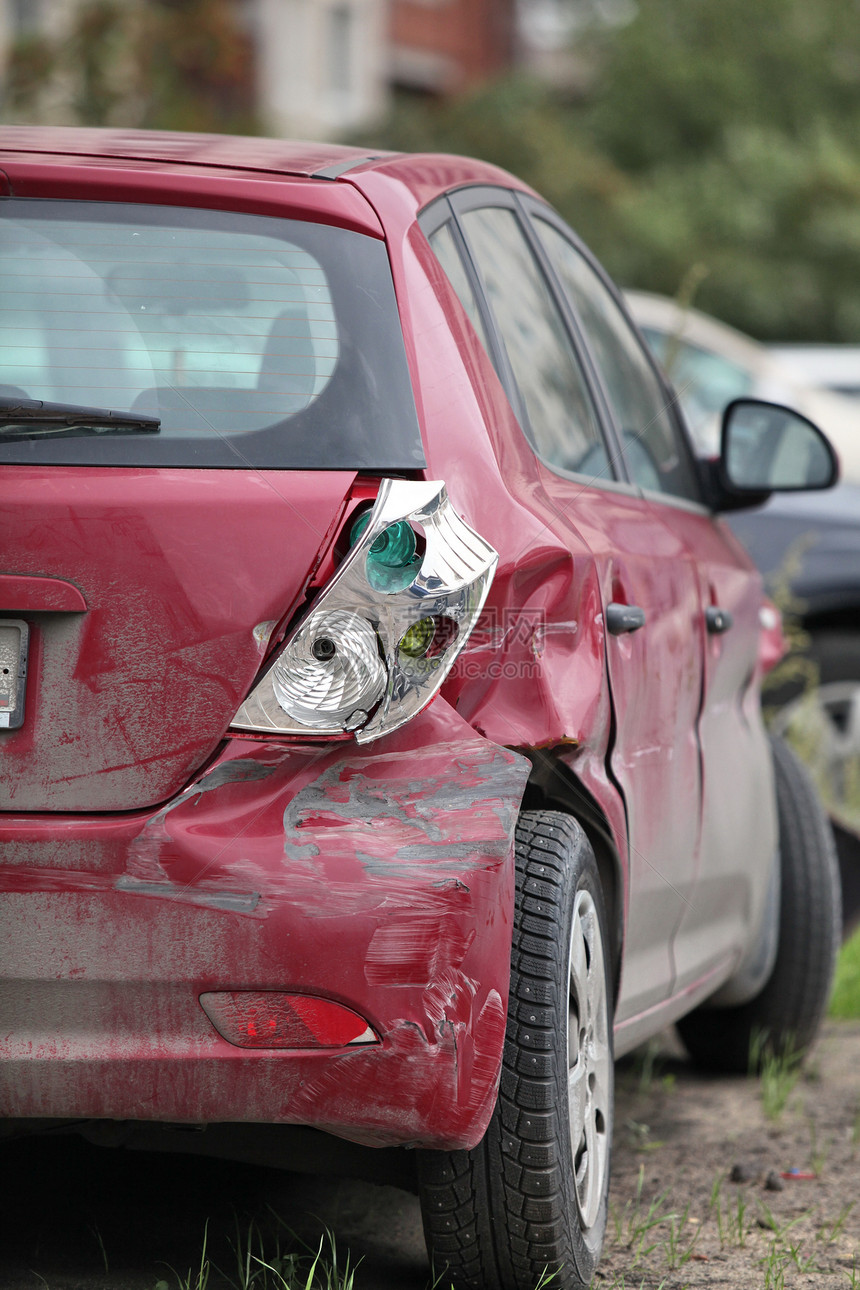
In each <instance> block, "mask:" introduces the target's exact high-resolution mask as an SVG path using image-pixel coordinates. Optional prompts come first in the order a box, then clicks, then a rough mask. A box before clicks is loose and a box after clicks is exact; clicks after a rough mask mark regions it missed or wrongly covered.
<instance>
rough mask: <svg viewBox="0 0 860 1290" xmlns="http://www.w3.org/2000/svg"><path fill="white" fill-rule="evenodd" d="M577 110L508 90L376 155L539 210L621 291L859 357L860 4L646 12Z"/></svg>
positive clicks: (431, 119)
mask: <svg viewBox="0 0 860 1290" xmlns="http://www.w3.org/2000/svg"><path fill="white" fill-rule="evenodd" d="M578 41H579V45H578V54H579V58H580V60H584V61H585V62H587V63H589V64H590V66H591V68H592V75H591V77H590V79H589V84H588V86H587V87H586V88H585V90H584V91H583V92H582V93H581V94H580V96H579V97H578V98H573V99H571V98H567V99H564V98H561V97H560V96H559V95H558V94H557V93H555V92H553V91H552V90H550V89H548V88H546V87H540V86H537V85H535V84H530V83H528V82H523V81H521V80H518V79H516V78H515V79H514V80H513V81H511V82H503V83H500V84H498V85H495V86H490V87H488V88H486V89H485V90H483V91H482V92H481V93H480V94H478V95H473V96H472V97H471V98H469V99H464V100H461V101H459V102H456V103H454V104H449V105H445V104H433V103H430V104H423V105H416V104H414V103H407V104H405V105H400V104H398V105H397V107H396V109H395V111H394V113H393V114H392V116H391V119H390V120H389V121H388V122H387V123H385V124H384V126H383V127H382V129H381V130H380V131H379V132H378V137H377V138H376V140H375V142H376V143H383V144H387V145H388V146H393V147H400V146H403V147H409V148H422V147H423V148H438V147H442V148H446V149H448V150H450V151H465V152H473V153H475V154H477V155H480V156H483V157H486V158H487V159H489V160H492V161H495V162H496V163H497V164H499V165H502V166H504V167H505V168H506V169H509V170H512V171H514V172H515V173H516V174H518V175H520V176H521V177H522V178H523V179H525V180H526V181H527V182H529V183H531V184H533V186H534V187H536V188H537V189H539V190H540V191H541V192H543V193H544V194H545V195H546V196H547V197H548V198H549V199H550V201H552V202H553V203H554V205H556V206H557V208H558V209H559V210H560V211H561V213H562V214H563V215H564V216H565V217H566V218H567V219H568V220H569V221H570V223H571V224H572V225H573V226H574V228H576V229H577V230H578V231H579V232H580V234H581V235H582V236H583V237H584V238H585V240H586V242H588V243H589V244H590V245H591V246H592V248H593V249H594V251H595V252H596V253H597V255H598V256H599V257H600V258H601V259H602V260H603V261H604V263H605V264H606V266H607V268H608V269H609V270H610V272H611V273H613V275H614V276H615V277H616V278H617V279H618V280H619V281H620V282H621V283H622V284H623V285H625V286H631V287H640V288H646V289H650V290H654V291H660V292H663V293H666V294H669V295H675V294H676V293H677V292H678V291H679V290H680V289H681V286H682V284H684V283H688V282H690V281H691V271H695V273H694V276H695V277H696V278H697V279H698V280H699V286H698V289H697V293H696V299H695V303H696V304H697V305H699V306H700V307H701V308H703V309H706V310H709V311H711V312H712V313H715V314H716V315H718V316H719V317H722V318H724V319H725V320H726V321H728V322H732V323H734V324H735V325H736V326H738V327H741V328H743V329H744V330H746V331H749V332H751V333H752V334H753V335H757V336H759V337H761V338H762V339H785V340H791V339H795V340H810V341H811V340H821V341H840V340H842V341H853V342H855V343H857V342H858V341H860V0H815V3H814V4H812V3H810V0H638V4H637V6H636V9H635V11H634V17H633V18H632V20H631V21H629V22H627V23H626V25H623V26H617V25H616V26H615V27H609V26H607V25H606V24H605V23H604V24H602V25H601V24H598V23H594V24H593V25H592V26H591V28H590V29H589V30H588V31H586V32H585V33H584V34H583V33H582V31H581V30H580V33H579V36H578Z"/></svg>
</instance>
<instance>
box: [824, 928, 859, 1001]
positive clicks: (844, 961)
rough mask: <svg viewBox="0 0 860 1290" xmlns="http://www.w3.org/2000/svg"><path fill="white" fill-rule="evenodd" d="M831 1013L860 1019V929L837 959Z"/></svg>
mask: <svg viewBox="0 0 860 1290" xmlns="http://www.w3.org/2000/svg"><path fill="white" fill-rule="evenodd" d="M830 1015H831V1017H844V1018H851V1019H854V1020H858V1019H860V930H858V931H856V932H855V933H854V935H853V936H852V937H851V939H850V940H849V941H847V942H846V943H845V945H843V946H842V949H841V951H840V953H839V958H838V959H837V960H836V979H835V981H834V984H833V994H832V995H831V996H830Z"/></svg>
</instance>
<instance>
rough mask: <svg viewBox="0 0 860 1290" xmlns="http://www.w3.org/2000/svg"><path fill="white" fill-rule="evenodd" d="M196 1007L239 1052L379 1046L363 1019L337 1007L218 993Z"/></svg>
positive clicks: (287, 997)
mask: <svg viewBox="0 0 860 1290" xmlns="http://www.w3.org/2000/svg"><path fill="white" fill-rule="evenodd" d="M200 1005H201V1007H202V1008H203V1011H204V1012H205V1013H206V1016H207V1017H208V1018H209V1020H210V1021H211V1022H212V1025H213V1026H214V1027H215V1029H216V1030H217V1031H218V1034H219V1035H220V1036H221V1038H222V1039H226V1040H227V1042H228V1043H230V1044H236V1045H237V1046H238V1047H239V1048H344V1047H346V1046H347V1045H350V1044H378V1043H379V1038H378V1036H377V1035H376V1034H374V1032H373V1030H372V1029H371V1028H370V1026H369V1025H368V1024H367V1022H366V1021H365V1020H364V1018H363V1017H360V1016H359V1015H358V1013H357V1012H353V1011H352V1009H351V1008H345V1007H344V1006H343V1004H341V1003H333V1002H332V1000H331V999H320V998H318V997H317V996H316V995H309V994H282V993H281V992H280V991H277V990H218V991H211V992H209V993H207V994H201V996H200Z"/></svg>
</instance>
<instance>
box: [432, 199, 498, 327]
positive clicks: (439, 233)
mask: <svg viewBox="0 0 860 1290" xmlns="http://www.w3.org/2000/svg"><path fill="white" fill-rule="evenodd" d="M428 241H429V243H430V245H431V247H432V248H433V253H434V255H435V256H436V259H437V260H438V261H439V263H440V264H441V265H442V268H443V269H444V270H445V273H446V274H447V276H448V278H449V280H450V282H451V286H452V287H453V288H454V290H455V291H456V293H457V295H458V296H459V298H460V304H461V305H462V306H463V308H464V309H465V311H466V313H467V314H468V316H469V322H470V323H471V324H472V326H473V327H474V328H475V331H476V332H477V333H478V335H479V336H480V338H481V340H482V342H483V345H484V348H485V349H486V350H489V346H488V344H487V335H486V332H485V331H484V323H483V320H482V319H481V315H480V312H479V310H478V302H477V300H476V299H475V293H474V291H473V290H472V286H471V283H470V282H469V278H468V275H467V273H466V270H465V268H464V267H463V261H462V259H461V258H460V252H459V251H458V250H457V244H456V242H455V241H454V234H453V233H452V232H451V226H450V224H443V225H442V227H441V228H437V230H436V232H435V233H431V234H430V237H429V238H428Z"/></svg>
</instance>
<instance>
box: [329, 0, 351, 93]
mask: <svg viewBox="0 0 860 1290" xmlns="http://www.w3.org/2000/svg"><path fill="white" fill-rule="evenodd" d="M354 22H355V14H354V11H353V9H352V8H351V6H350V5H347V4H338V5H334V6H333V7H332V8H331V9H330V10H329V75H330V77H331V81H330V84H331V88H332V90H333V91H334V92H335V93H336V94H338V95H340V96H342V97H344V98H345V97H347V96H348V95H349V94H351V93H352V89H353V84H352V81H353V76H352V44H353V26H354Z"/></svg>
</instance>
